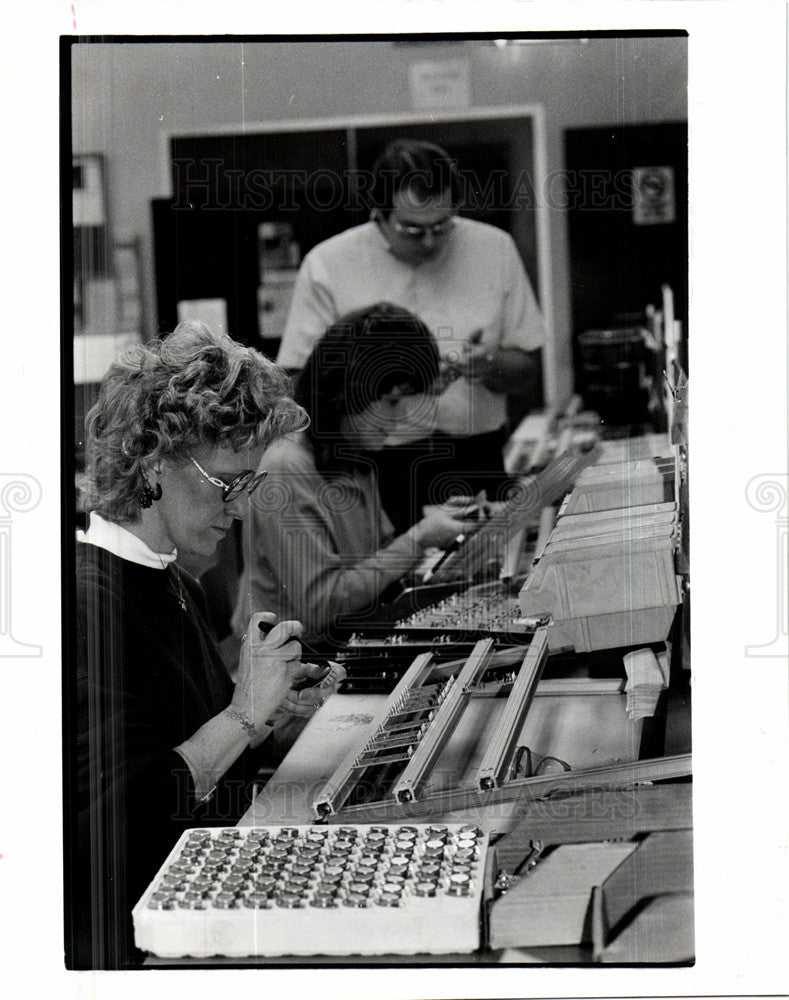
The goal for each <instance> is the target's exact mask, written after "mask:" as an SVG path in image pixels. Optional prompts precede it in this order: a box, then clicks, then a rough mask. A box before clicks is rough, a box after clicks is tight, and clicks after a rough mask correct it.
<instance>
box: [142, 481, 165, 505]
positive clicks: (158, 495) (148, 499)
mask: <svg viewBox="0 0 789 1000" xmlns="http://www.w3.org/2000/svg"><path fill="white" fill-rule="evenodd" d="M161 499H162V484H161V483H157V484H156V487H155V488H153V489H152V488H151V484H150V483H149V482H148V480H147V479H144V480H143V486H142V491H141V492H140V506H141V507H142V509H143V510H147V509H148V508H149V507H150V506H151V505H152V504H154V503H156V501H157V500H161Z"/></svg>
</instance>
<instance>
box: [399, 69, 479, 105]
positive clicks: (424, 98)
mask: <svg viewBox="0 0 789 1000" xmlns="http://www.w3.org/2000/svg"><path fill="white" fill-rule="evenodd" d="M410 84H411V106H412V107H414V108H419V109H421V110H427V109H430V108H467V107H469V106H470V105H471V63H470V61H469V60H468V59H442V60H429V61H424V62H415V63H413V64H412V65H411V70H410Z"/></svg>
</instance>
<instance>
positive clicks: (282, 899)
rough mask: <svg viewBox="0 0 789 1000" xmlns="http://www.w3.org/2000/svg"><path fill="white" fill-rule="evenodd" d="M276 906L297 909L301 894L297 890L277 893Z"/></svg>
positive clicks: (299, 904)
mask: <svg viewBox="0 0 789 1000" xmlns="http://www.w3.org/2000/svg"><path fill="white" fill-rule="evenodd" d="M277 906H281V907H283V909H286V910H297V909H298V908H299V907H300V906H301V896H300V895H299V894H298V893H297V892H285V891H283V892H279V893H277Z"/></svg>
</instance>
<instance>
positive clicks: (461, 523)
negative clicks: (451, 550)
mask: <svg viewBox="0 0 789 1000" xmlns="http://www.w3.org/2000/svg"><path fill="white" fill-rule="evenodd" d="M463 513H464V512H463V511H462V510H461V511H452V510H449V509H448V508H446V507H426V508H425V515H424V517H423V518H422V520H421V521H417V523H416V524H415V525H414V526H413V528H411V529H410V530H411V531H412V533H413V535H414V538H415V539H416V542H417V544H418V545H419V546H420V547H421V548H423V549H429V548H432V547H434V546H436V547H438V548H439V549H445V548H447V546H449V545H451V544H452V542H454V540H455V539H456V538H457V536H458V535H465V536H466V537H468V536H469V535H473V534H474V532H475V531H476V530H477V529H478V528H479V526H480V522H479V521H477V520H474V521H472V520H469V519H468V518H467V517H466V518H464V517H463Z"/></svg>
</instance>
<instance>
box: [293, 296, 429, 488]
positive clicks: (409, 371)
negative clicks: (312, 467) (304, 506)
mask: <svg viewBox="0 0 789 1000" xmlns="http://www.w3.org/2000/svg"><path fill="white" fill-rule="evenodd" d="M437 376H438V348H437V347H436V343H435V340H434V339H433V336H432V334H431V333H430V330H429V329H428V328H427V326H425V324H424V323H423V322H422V320H421V319H419V317H418V316H415V315H414V314H413V313H410V312H408V311H407V310H405V309H401V308H399V307H398V306H394V305H392V304H391V303H389V302H377V303H376V304H375V305H371V306H367V307H366V308H364V309H359V310H357V311H356V312H352V313H348V314H347V315H345V316H342V317H341V318H340V319H338V320H337V321H336V322H335V323H332V325H331V326H330V327H329V328H328V329H327V330H326V332H325V333H324V335H323V337H322V338H321V339H320V340H319V341H318V343H317V344H316V345H315V347H314V348H313V351H312V354H311V355H310V357H309V358H308V360H307V363H306V365H305V366H304V368H303V369H302V371H301V374H300V375H299V378H298V381H297V382H296V388H295V392H294V398H295V399H296V402H297V403H300V404H301V405H302V406H303V407H304V408H305V410H307V412H308V413H309V414H310V417H311V421H310V426H309V427H308V428H307V430H306V432H305V433H306V436H307V439H308V441H309V443H310V445H311V446H312V450H313V453H314V456H315V464H316V466H317V468H318V469H319V471H320V472H322V473H324V474H331V473H333V472H339V471H341V470H342V469H344V468H347V467H348V466H352V465H354V464H356V463H355V459H354V457H353V455H351V454H350V453H349V449H348V447H347V444H345V443H344V440H343V437H342V434H341V431H340V422H341V420H342V418H343V417H345V416H350V415H351V414H355V413H361V412H362V411H363V410H364V409H365V408H366V407H367V406H369V405H370V403H373V402H375V401H376V400H378V399H380V398H381V397H382V396H385V395H386V394H387V393H388V392H390V391H391V390H392V388H393V387H394V386H396V385H405V384H407V385H408V386H409V387H410V388H411V389H412V390H413V391H414V392H417V393H420V392H425V391H426V390H427V389H429V388H430V387H431V386H432V384H433V382H434V381H435V380H436V377H437Z"/></svg>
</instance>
